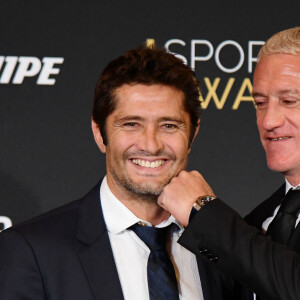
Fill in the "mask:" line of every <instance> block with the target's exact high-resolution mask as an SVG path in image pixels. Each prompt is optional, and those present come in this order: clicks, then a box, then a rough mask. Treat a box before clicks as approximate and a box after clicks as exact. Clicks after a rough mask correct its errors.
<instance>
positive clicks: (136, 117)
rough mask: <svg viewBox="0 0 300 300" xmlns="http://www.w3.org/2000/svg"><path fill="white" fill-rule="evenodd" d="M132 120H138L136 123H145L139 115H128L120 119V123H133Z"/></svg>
mask: <svg viewBox="0 0 300 300" xmlns="http://www.w3.org/2000/svg"><path fill="white" fill-rule="evenodd" d="M132 120H136V121H143V120H144V118H142V117H141V116H138V115H126V116H124V117H121V118H118V121H121V122H122V121H123V122H124V121H132Z"/></svg>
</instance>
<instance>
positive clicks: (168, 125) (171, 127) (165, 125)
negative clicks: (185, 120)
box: [164, 124, 177, 129]
mask: <svg viewBox="0 0 300 300" xmlns="http://www.w3.org/2000/svg"><path fill="white" fill-rule="evenodd" d="M164 127H165V128H168V129H174V128H177V126H176V125H175V124H164Z"/></svg>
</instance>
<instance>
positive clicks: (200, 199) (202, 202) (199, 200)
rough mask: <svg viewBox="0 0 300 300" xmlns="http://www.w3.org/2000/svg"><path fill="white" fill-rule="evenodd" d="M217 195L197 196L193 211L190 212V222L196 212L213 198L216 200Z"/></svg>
mask: <svg viewBox="0 0 300 300" xmlns="http://www.w3.org/2000/svg"><path fill="white" fill-rule="evenodd" d="M215 199H216V197H213V196H209V195H206V196H200V197H198V198H197V200H196V202H195V203H194V204H193V207H192V210H191V213H190V217H189V222H191V220H192V218H193V217H194V216H195V214H196V213H197V212H198V211H199V210H200V209H201V208H202V207H203V206H204V205H206V204H207V203H208V202H211V201H213V200H215Z"/></svg>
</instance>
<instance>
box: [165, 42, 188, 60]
mask: <svg viewBox="0 0 300 300" xmlns="http://www.w3.org/2000/svg"><path fill="white" fill-rule="evenodd" d="M172 44H179V45H181V46H185V42H184V41H183V40H179V39H172V40H168V41H167V42H166V43H165V48H166V49H167V50H168V52H170V53H172V54H174V55H175V56H176V57H178V58H179V59H181V60H182V61H183V62H184V63H185V64H186V65H187V63H188V61H187V59H186V57H185V56H183V55H181V54H178V53H175V52H172V51H170V50H169V46H170V45H172Z"/></svg>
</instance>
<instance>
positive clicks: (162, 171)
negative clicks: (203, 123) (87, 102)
mask: <svg viewBox="0 0 300 300" xmlns="http://www.w3.org/2000/svg"><path fill="white" fill-rule="evenodd" d="M115 96H116V101H117V105H116V108H115V110H114V111H113V112H112V113H111V114H110V115H109V116H108V118H107V121H106V133H107V141H108V142H107V145H104V144H103V141H102V137H101V134H100V131H99V128H98V127H97V125H96V124H95V123H93V132H94V136H95V140H96V142H97V144H98V146H99V148H100V150H101V151H102V152H103V153H106V167H107V180H108V185H109V187H110V189H111V191H112V192H113V194H114V195H115V196H116V197H117V198H118V199H119V200H120V201H122V199H126V198H127V199H130V198H135V197H136V198H147V197H145V196H149V195H150V196H158V195H159V194H160V193H161V191H162V190H163V188H164V186H165V185H166V184H168V183H169V182H170V180H171V179H172V178H173V177H174V176H177V174H178V173H179V172H180V171H181V170H183V169H185V168H186V165H187V161H188V153H189V151H190V149H189V147H188V145H189V135H190V125H191V122H190V116H189V114H188V113H187V112H186V111H185V109H184V95H183V93H182V92H181V91H178V90H176V89H174V88H172V87H169V86H164V85H143V84H135V85H127V84H126V85H123V86H121V87H120V88H119V89H117V91H116V95H115Z"/></svg>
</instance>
